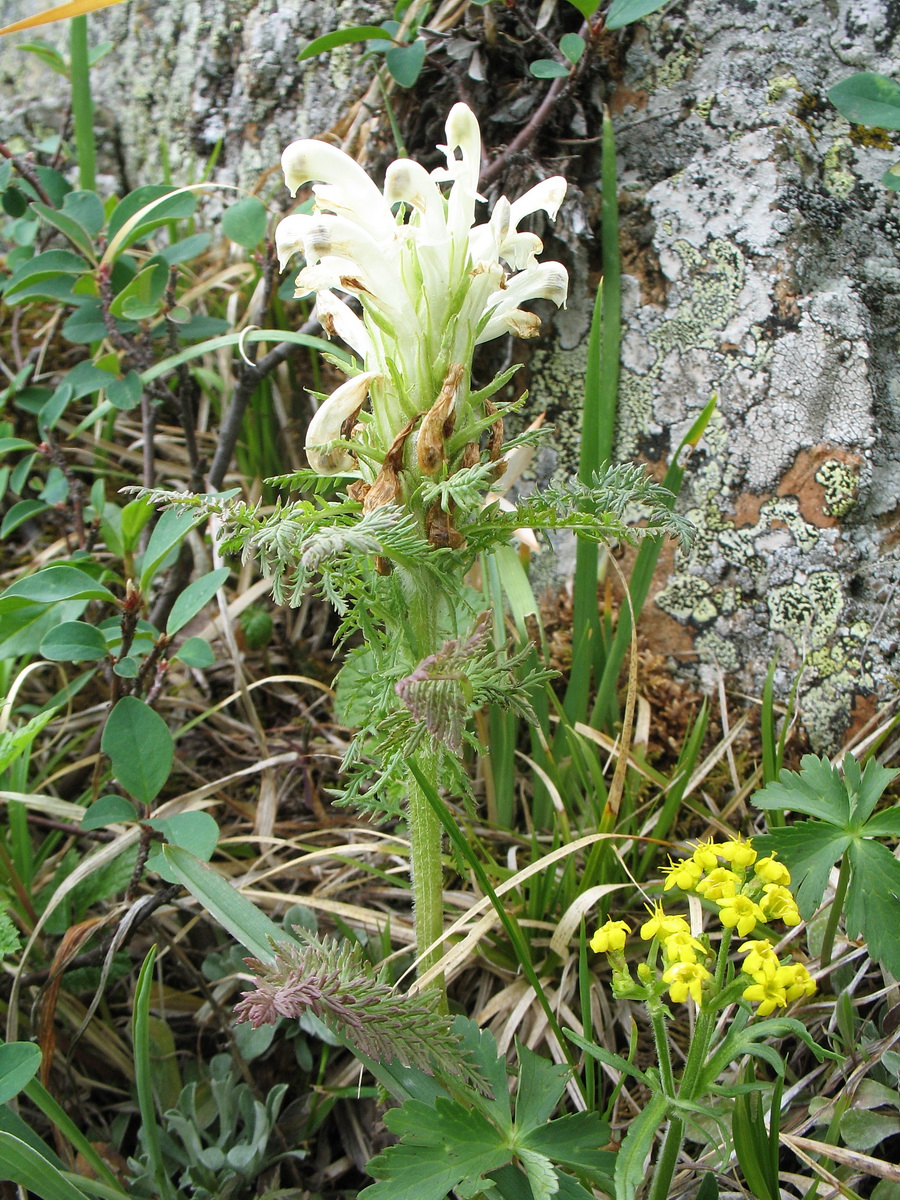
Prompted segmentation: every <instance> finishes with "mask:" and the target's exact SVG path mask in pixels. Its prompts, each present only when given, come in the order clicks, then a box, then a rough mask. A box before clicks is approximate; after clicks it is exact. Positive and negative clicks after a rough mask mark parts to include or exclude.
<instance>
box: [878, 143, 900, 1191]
mask: <svg viewBox="0 0 900 1200" xmlns="http://www.w3.org/2000/svg"><path fill="white" fill-rule="evenodd" d="M881 182H882V183H883V184H884V186H885V187H889V188H891V190H892V191H895V192H900V163H894V165H893V166H892V167H888V169H887V170H886V171H885V173H884V174H883V175H882V177H881ZM885 1182H887V1180H885ZM897 1186H898V1189H900V1184H898V1185H897ZM873 1194H874V1193H873Z"/></svg>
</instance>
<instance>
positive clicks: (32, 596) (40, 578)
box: [3, 566, 115, 604]
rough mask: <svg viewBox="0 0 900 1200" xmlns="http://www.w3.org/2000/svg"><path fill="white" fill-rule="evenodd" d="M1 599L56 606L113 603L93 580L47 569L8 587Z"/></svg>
mask: <svg viewBox="0 0 900 1200" xmlns="http://www.w3.org/2000/svg"><path fill="white" fill-rule="evenodd" d="M3 595H4V596H21V597H23V598H24V599H26V600H34V601H35V602H36V603H38V604H58V603H59V601H60V600H115V596H114V595H113V594H112V592H111V591H110V590H109V589H108V588H105V587H104V586H103V584H102V583H97V581H96V580H95V579H94V578H93V576H91V575H88V574H87V572H85V571H79V570H78V568H77V567H65V566H57V567H47V568H46V570H44V571H36V572H35V573H34V575H27V576H26V577H25V578H24V579H20V580H18V581H17V582H16V583H14V584H13V585H12V587H8V588H7V589H6V591H5V592H4V593H3Z"/></svg>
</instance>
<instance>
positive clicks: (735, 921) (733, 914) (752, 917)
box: [717, 896, 766, 937]
mask: <svg viewBox="0 0 900 1200" xmlns="http://www.w3.org/2000/svg"><path fill="white" fill-rule="evenodd" d="M717 903H718V905H719V920H720V921H721V922H722V924H723V925H724V926H725V928H726V929H737V931H738V935H739V936H740V937H746V936H747V934H748V933H750V931H751V930H753V929H755V928H756V925H757V923H758V922H760V921H761V922H765V919H766V914H765V913H764V912H763V910H762V909H761V908H760V907H759V905H758V904H756V903H754V901H752V900H751V899H750V897H749V896H728V897H726V898H725V899H724V900H719V901H717Z"/></svg>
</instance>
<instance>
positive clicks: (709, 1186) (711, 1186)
mask: <svg viewBox="0 0 900 1200" xmlns="http://www.w3.org/2000/svg"><path fill="white" fill-rule="evenodd" d="M697 1200H719V1184H718V1181H717V1179H716V1177H715V1175H714V1174H713V1173H712V1171H707V1172H706V1174H705V1175H704V1176H703V1182H702V1183H701V1184H700V1186H699V1188H698V1189H697ZM757 1200H764V1198H763V1197H762V1196H760V1197H758V1198H757ZM775 1200H779V1196H776V1197H775Z"/></svg>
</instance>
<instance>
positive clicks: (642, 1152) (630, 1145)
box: [615, 1092, 667, 1200]
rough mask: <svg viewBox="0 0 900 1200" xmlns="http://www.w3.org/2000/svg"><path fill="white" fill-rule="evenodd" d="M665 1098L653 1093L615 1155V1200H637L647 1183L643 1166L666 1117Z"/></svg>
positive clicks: (630, 1126) (629, 1128)
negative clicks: (644, 1183)
mask: <svg viewBox="0 0 900 1200" xmlns="http://www.w3.org/2000/svg"><path fill="white" fill-rule="evenodd" d="M666 1109H667V1104H666V1098H665V1096H663V1095H661V1094H660V1093H659V1092H656V1093H654V1095H652V1096H651V1097H650V1099H649V1101H648V1102H647V1104H646V1106H645V1108H644V1109H643V1110H642V1111H641V1112H640V1113H639V1115H638V1116H636V1117H635V1118H634V1120H633V1121H632V1122H631V1123H630V1125H629V1126H628V1132H627V1133H626V1134H625V1139H624V1141H623V1142H622V1145H621V1146H620V1147H619V1152H618V1154H617V1155H616V1172H615V1184H616V1200H634V1197H635V1194H636V1193H637V1190H638V1188H639V1187H640V1185H641V1184H642V1183H643V1181H644V1163H645V1162H646V1160H647V1155H648V1154H649V1153H650V1147H651V1146H652V1145H653V1139H654V1138H655V1137H656V1134H657V1132H658V1131H659V1128H660V1126H661V1125H662V1123H663V1121H664V1120H665V1116H666Z"/></svg>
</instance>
